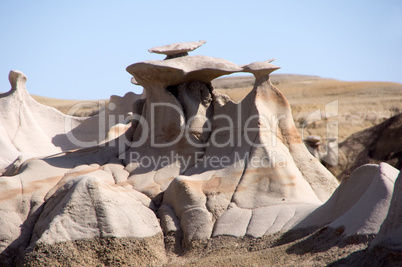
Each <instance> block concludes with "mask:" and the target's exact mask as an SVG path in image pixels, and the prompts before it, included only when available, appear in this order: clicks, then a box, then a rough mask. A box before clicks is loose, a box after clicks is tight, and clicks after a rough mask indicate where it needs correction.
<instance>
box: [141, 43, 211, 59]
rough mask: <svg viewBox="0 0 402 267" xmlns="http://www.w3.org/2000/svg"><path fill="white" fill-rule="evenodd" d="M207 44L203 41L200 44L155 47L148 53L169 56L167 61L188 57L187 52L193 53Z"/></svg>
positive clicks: (175, 44)
mask: <svg viewBox="0 0 402 267" xmlns="http://www.w3.org/2000/svg"><path fill="white" fill-rule="evenodd" d="M205 43H206V42H205V41H203V40H201V41H198V42H187V43H173V44H169V45H164V46H159V47H153V48H151V49H149V50H148V51H149V52H150V53H156V54H163V55H166V56H167V57H166V59H171V58H175V57H181V56H186V55H187V52H191V51H193V50H195V49H197V48H198V47H200V46H202V45H203V44H205Z"/></svg>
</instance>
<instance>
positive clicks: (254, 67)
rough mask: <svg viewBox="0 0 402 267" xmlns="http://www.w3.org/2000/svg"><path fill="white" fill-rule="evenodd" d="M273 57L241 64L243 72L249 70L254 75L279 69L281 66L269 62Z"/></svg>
mask: <svg viewBox="0 0 402 267" xmlns="http://www.w3.org/2000/svg"><path fill="white" fill-rule="evenodd" d="M274 60H275V59H269V60H267V61H257V62H253V63H250V64H248V65H245V66H243V71H244V72H250V73H252V74H254V76H256V77H257V76H261V75H269V74H270V73H271V72H273V71H275V70H277V69H280V68H281V67H278V66H275V65H274V64H271V62H272V61H274Z"/></svg>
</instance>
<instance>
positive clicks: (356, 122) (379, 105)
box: [26, 74, 402, 266]
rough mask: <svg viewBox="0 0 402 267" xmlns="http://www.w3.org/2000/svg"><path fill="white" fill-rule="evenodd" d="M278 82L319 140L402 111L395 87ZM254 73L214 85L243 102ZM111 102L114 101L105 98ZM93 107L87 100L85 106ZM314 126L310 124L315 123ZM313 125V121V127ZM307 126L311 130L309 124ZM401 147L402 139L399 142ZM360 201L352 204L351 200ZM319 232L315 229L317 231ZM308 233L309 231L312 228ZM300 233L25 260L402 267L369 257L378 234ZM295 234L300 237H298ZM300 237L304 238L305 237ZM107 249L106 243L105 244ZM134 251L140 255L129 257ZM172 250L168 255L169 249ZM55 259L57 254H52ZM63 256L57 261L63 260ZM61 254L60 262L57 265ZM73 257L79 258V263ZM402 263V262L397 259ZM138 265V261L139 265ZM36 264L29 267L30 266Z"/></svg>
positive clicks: (49, 250) (66, 103)
mask: <svg viewBox="0 0 402 267" xmlns="http://www.w3.org/2000/svg"><path fill="white" fill-rule="evenodd" d="M271 82H272V83H273V84H274V85H275V86H276V87H277V88H278V89H279V90H280V91H281V92H282V93H283V94H284V95H285V97H286V98H287V99H288V101H289V103H290V104H291V108H292V115H293V118H294V121H295V124H296V126H297V129H298V131H299V133H300V135H304V136H305V137H306V136H308V135H318V136H320V137H321V138H322V140H325V139H326V137H327V135H328V133H327V131H328V130H327V126H326V125H327V123H328V122H336V123H337V124H338V136H339V142H342V141H344V140H345V139H346V138H348V137H349V136H351V135H352V134H355V133H357V132H359V131H363V130H367V129H368V128H370V127H372V126H375V125H378V124H379V123H381V122H383V121H385V120H386V119H388V118H390V117H392V116H394V115H397V114H399V113H400V112H401V111H402V104H401V103H402V84H398V83H390V82H365V81H359V82H346V81H340V80H335V79H330V78H321V77H318V76H308V75H285V74H272V75H271ZM253 83H254V78H253V77H251V76H230V77H225V78H220V79H216V80H214V81H212V84H213V86H214V88H215V89H217V90H218V91H219V92H221V93H225V94H227V95H229V96H230V97H231V98H232V99H233V100H234V101H236V102H238V101H240V100H242V99H243V98H244V97H245V96H246V95H247V94H248V93H249V92H250V91H251V90H252V88H253ZM32 97H33V98H34V99H35V100H36V101H38V102H39V103H42V104H44V105H48V106H51V107H54V108H56V109H58V110H60V111H61V112H63V113H68V112H69V110H70V108H71V107H72V106H74V105H76V104H77V103H79V102H80V101H75V100H62V99H52V98H46V97H42V96H35V95H33V96H32ZM104 101H106V102H108V100H104ZM334 101H337V102H336V103H337V106H338V110H337V113H336V114H332V115H334V116H332V117H329V118H327V117H326V114H325V111H326V110H325V106H326V105H327V104H329V103H333V102H334ZM86 102H88V101H86ZM93 103H94V104H93V106H89V107H87V108H81V109H79V110H78V111H75V115H77V116H92V115H96V114H97V113H98V112H99V107H98V106H97V103H98V102H97V101H93ZM309 119H310V120H311V121H308V120H309ZM306 121H307V122H306ZM303 123H304V125H303ZM395 141H397V142H399V144H401V143H402V142H401V140H400V139H399V140H395ZM350 201H353V200H350ZM311 232H314V231H311ZM307 233H310V232H309V231H307ZM307 233H303V231H301V232H300V233H298V232H297V231H295V232H292V233H291V234H287V235H286V234H285V235H284V234H283V233H276V234H273V235H266V236H264V237H261V238H257V239H256V238H253V237H248V236H246V237H233V236H218V237H215V238H213V239H209V240H207V241H195V242H193V244H192V246H191V248H190V249H189V250H187V251H186V252H185V253H184V254H181V253H182V252H180V251H179V252H178V251H177V250H180V248H179V249H177V248H175V247H174V246H175V245H174V242H172V241H170V240H171V239H172V238H174V237H169V236H168V237H165V238H164V240H165V244H163V243H161V241H160V239H158V238H149V239H146V240H137V239H128V240H124V241H123V242H122V241H121V240H119V239H116V238H109V239H104V240H103V241H102V242H99V243H101V244H98V243H93V242H91V241H85V240H83V241H76V243H75V244H74V245H71V244H66V245H64V244H63V243H61V244H60V245H56V246H49V245H42V247H40V248H39V249H38V252H35V253H31V254H30V255H29V257H28V259H27V260H26V261H27V262H28V263H29V262H30V260H32V262H33V265H34V266H39V265H41V264H44V265H46V264H50V265H51V264H55V263H57V264H65V265H69V264H72V265H75V264H84V265H91V266H95V265H103V264H104V265H109V264H110V265H111V266H119V265H123V266H124V265H127V266H131V265H133V266H135V265H137V264H140V265H160V264H163V265H166V266H326V265H331V264H332V265H333V266H380V265H383V266H398V264H399V263H400V257H399V256H398V255H392V254H391V255H389V253H387V251H386V250H385V249H384V251H382V250H381V248H379V249H378V250H379V251H377V252H376V253H374V255H369V256H367V255H366V254H367V246H368V245H369V243H370V242H371V241H372V240H373V239H374V237H375V236H374V235H373V234H371V235H360V236H359V235H355V236H351V237H349V238H348V239H346V240H344V239H342V238H341V236H342V230H341V231H340V232H336V231H331V230H330V229H323V230H321V232H316V233H315V234H313V235H311V234H307ZM292 235H293V236H296V237H292ZM298 236H299V237H298ZM105 244H107V245H105ZM127 246H129V248H130V249H132V250H135V251H137V253H132V254H131V255H127V251H128V250H127ZM163 247H165V248H166V250H167V251H168V253H167V254H166V252H165V251H164V249H163ZM48 255H54V256H51V257H48ZM56 255H57V256H56ZM54 257H56V258H57V259H56V260H55V259H54ZM71 257H74V258H73V259H72V258H71ZM398 259H399V260H398ZM133 262H136V263H137V264H132V263H133ZM28 265H30V264H28Z"/></svg>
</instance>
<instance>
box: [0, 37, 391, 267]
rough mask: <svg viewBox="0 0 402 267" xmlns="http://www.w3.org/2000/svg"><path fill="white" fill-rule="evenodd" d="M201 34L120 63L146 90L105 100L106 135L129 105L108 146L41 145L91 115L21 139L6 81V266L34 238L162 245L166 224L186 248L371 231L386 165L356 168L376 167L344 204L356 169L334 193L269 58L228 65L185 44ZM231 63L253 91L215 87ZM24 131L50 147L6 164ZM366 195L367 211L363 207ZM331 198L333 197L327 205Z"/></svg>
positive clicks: (1, 257) (0, 219)
mask: <svg viewBox="0 0 402 267" xmlns="http://www.w3.org/2000/svg"><path fill="white" fill-rule="evenodd" d="M200 44H202V42H197V43H195V44H191V43H186V44H183V45H181V44H174V45H172V46H166V47H162V48H158V49H156V50H157V51H158V52H160V53H163V54H166V55H168V58H167V59H166V60H163V61H146V62H140V63H135V64H133V65H131V66H129V67H128V68H127V71H128V72H130V73H131V74H132V75H133V78H134V79H133V81H134V82H135V83H137V84H139V85H142V86H143V87H144V89H145V94H144V95H145V98H141V99H140V97H138V100H137V101H135V102H134V100H136V99H137V97H129V96H125V98H123V99H121V101H120V102H119V103H124V104H123V105H124V107H122V106H118V108H116V107H114V108H113V110H112V109H110V110H107V112H109V113H107V114H108V115H110V116H107V118H105V123H106V124H107V127H106V126H104V127H98V128H96V129H95V132H96V131H99V128H102V129H103V131H102V132H103V134H104V135H103V136H104V137H106V133H107V131H108V130H109V128H111V126H112V125H111V124H113V123H116V124H117V123H119V122H121V121H123V119H124V116H119V115H122V114H121V113H126V112H128V111H127V109H126V107H125V106H126V105H128V106H130V107H129V109H128V110H129V111H131V112H132V114H131V118H132V123H131V127H130V128H129V129H128V130H127V132H126V133H125V134H123V135H121V136H119V137H118V138H116V139H113V140H110V141H108V142H106V143H104V142H101V140H103V139H102V138H99V139H98V141H97V142H96V143H95V145H93V146H91V147H87V148H81V149H78V150H74V151H65V150H64V149H61V150H63V151H64V152H63V153H60V154H56V155H51V154H54V153H56V152H58V151H56V150H55V151H53V150H52V149H55V148H54V147H55V146H56V145H55V143H54V142H55V140H56V139H55V138H54V136H56V135H57V136H59V138H61V137H63V138H64V139H65V140H66V141H65V142H66V143H67V144H69V146H67V145H66V146H65V147H67V148H68V149H70V148H77V147H78V148H79V147H83V146H82V144H89V143H88V142H77V140H78V141H82V140H83V139H85V138H89V139H85V140H87V141H88V140H90V139H91V138H90V135H91V134H92V132H91V131H89V132H88V133H86V129H92V130H94V129H93V128H91V119H87V120H85V121H83V122H81V124H78V122H77V125H76V126H75V128H73V129H72V130H71V131H74V130H75V129H80V131H78V132H81V133H82V134H83V136H82V137H80V136H78V135H74V137H75V139H74V138H73V139H71V138H69V136H70V135H68V133H65V132H64V133H63V129H62V128H61V127H60V128H57V127H56V128H57V129H56V130H55V132H46V130H44V129H46V128H45V127H44V126H43V127H42V128H40V129H36V128H35V129H33V130H32V138H31V139H27V138H22V137H19V136H18V135H15V134H12V133H13V132H12V131H11V130H10V129H14V128H18V126H17V125H16V124H18V120H16V119H9V118H16V117H18V116H17V115H16V114H18V110H20V107H23V106H24V105H22V104H21V99H18V98H16V95H18V94H19V93H18V92H19V91H20V90H24V88H23V84H22V83H18V82H17V83H15V85H14V84H13V81H14V80H13V79H10V81H11V82H12V84H13V90H12V91H11V93H9V94H7V95H4V96H3V97H2V98H1V99H0V101H2V103H4V105H6V106H7V107H10V108H9V109H2V110H1V112H2V113H1V115H2V116H1V119H3V120H4V125H7V127H6V129H8V130H6V131H3V133H2V134H1V136H0V137H1V139H0V140H5V141H2V143H0V144H1V145H2V147H4V152H3V151H2V153H4V155H5V156H4V158H5V159H6V160H5V161H4V163H3V164H4V166H5V167H4V169H5V171H4V174H6V175H7V176H6V175H3V176H1V177H0V226H1V227H0V251H2V252H1V254H0V261H2V262H4V263H8V264H12V263H15V262H17V261H19V260H21V259H22V258H23V257H24V254H25V253H26V252H29V251H31V250H32V249H35V248H36V247H38V246H42V245H43V244H45V245H49V244H50V245H51V244H55V243H57V244H59V243H60V244H61V242H75V241H77V240H95V239H97V238H114V237H117V238H141V239H146V238H151V237H152V238H156V239H158V240H159V242H158V241H156V243H158V244H161V243H163V242H162V239H163V236H162V233H164V234H165V235H168V234H170V235H171V234H173V235H174V236H175V237H176V240H175V242H176V243H177V244H178V247H181V244H184V248H186V245H188V244H189V243H190V242H192V241H193V240H197V239H207V238H210V237H214V236H218V235H232V236H244V235H249V236H252V237H261V236H263V235H266V234H271V233H276V232H278V231H286V230H289V229H299V228H305V227H312V226H314V227H322V226H325V225H326V224H331V225H334V227H337V226H338V225H341V224H344V225H346V226H347V228H346V229H348V231H349V232H348V233H355V232H357V233H358V232H359V231H360V230H359V229H369V230H367V231H366V230H364V233H367V232H370V231H371V232H373V231H374V232H375V231H378V229H379V227H377V225H378V224H379V223H380V222H381V220H383V219H384V218H385V214H384V212H382V213H381V212H379V210H382V211H383V210H384V209H381V207H386V206H387V205H388V203H389V199H390V194H389V192H392V188H393V179H394V178H393V176H396V173H397V171H396V170H392V169H391V171H386V173H391V175H389V176H390V177H391V176H392V177H391V178H390V179H391V182H389V181H387V180H386V178H383V177H384V176H383V175H381V173H384V171H382V170H383V169H387V168H392V167H388V166H386V165H384V166H380V167H379V168H380V171H378V170H377V169H378V167H377V169H375V168H374V167H365V169H364V170H368V171H367V173H368V174H367V177H369V178H368V179H372V177H373V175H376V176H375V177H377V176H378V177H379V178H376V179H374V178H373V179H374V180H373V181H371V180H370V181H371V182H370V186H369V187H364V189H361V188H360V186H357V188H360V189H359V190H360V191H359V192H360V193H359V194H355V195H354V201H353V203H355V205H354V206H353V203H352V202H350V203H347V204H345V203H343V202H342V201H343V198H345V197H346V196H347V195H348V194H352V193H350V192H351V189H350V188H354V184H355V183H357V184H363V185H364V184H365V183H366V181H362V179H363V178H361V176H359V177H360V178H357V179H351V180H350V183H344V184H343V185H342V186H341V187H339V188H338V189H337V191H335V192H336V193H335V194H334V195H333V196H332V197H331V195H332V193H333V191H334V190H335V189H336V188H337V186H338V182H337V180H336V178H335V177H333V176H332V175H331V174H330V173H329V172H328V171H327V169H326V168H325V167H323V166H322V165H321V164H320V163H319V162H318V160H317V159H315V158H314V157H313V156H312V155H311V154H310V152H309V151H308V150H307V148H306V147H305V145H304V144H303V142H302V140H301V138H300V136H299V134H298V133H297V130H296V128H295V125H294V123H293V119H292V115H291V112H290V106H289V104H288V102H287V101H286V99H285V98H284V96H283V95H282V94H281V92H280V91H279V90H278V89H277V88H275V87H274V86H273V85H272V84H271V83H270V81H269V74H270V73H271V72H272V71H274V70H276V69H278V67H276V66H274V65H272V64H271V61H265V62H255V63H251V64H248V65H245V66H238V65H236V64H234V63H231V62H228V61H226V60H223V59H216V58H211V57H206V56H187V55H185V54H186V53H187V52H189V51H191V50H193V49H195V48H196V47H197V46H199V45H200ZM154 50H155V49H154ZM156 50H155V51H156ZM183 51H184V52H183ZM234 72H250V73H252V74H253V75H254V76H255V85H254V89H253V90H252V91H251V92H250V93H249V94H248V95H247V96H246V97H245V98H244V100H242V101H241V102H239V103H234V102H233V101H231V100H230V99H229V98H228V97H227V96H225V95H222V94H219V93H218V92H216V91H215V90H214V89H213V87H212V86H211V83H210V81H211V80H212V79H214V78H217V77H219V76H221V75H225V74H230V73H234ZM13 75H14V74H13ZM19 75H20V76H19V77H23V76H21V75H22V74H19ZM16 81H18V79H17V80H16ZM24 92H25V91H24ZM23 100H25V98H23ZM28 101H33V100H28ZM18 103H19V105H20V106H16V105H17V104H18ZM29 103H30V102H29ZM29 103H28V104H29ZM116 103H117V102H116ZM35 105H36V106H35ZM29 106H30V107H31V106H35V110H33V111H31V113H30V114H28V115H30V116H33V118H32V121H38V120H41V119H42V117H41V115H40V114H43V113H41V112H42V110H43V109H45V108H46V107H43V106H38V104H35V103H33V104H32V103H31V104H30V105H29ZM127 108H128V107H127ZM46 109H48V108H46ZM27 112H28V111H27ZM52 112H54V111H53V110H52ZM113 112H115V113H113ZM28 113H29V112H28ZM49 113H51V112H49ZM28 115H27V116H28ZM57 116H59V117H60V118H59V119H58V120H65V119H66V117H63V116H62V115H61V114H58V115H57ZM116 116H117V117H116ZM20 117H21V116H20ZM27 120H28V119H27ZM49 120H50V121H53V120H56V119H55V118H54V117H51V118H49ZM92 120H93V119H92ZM28 121H29V120H28ZM56 121H57V120H56ZM99 121H100V119H99V117H98V118H97V123H99ZM20 124H21V123H20ZM35 125H41V124H40V123H39V122H38V123H35ZM3 128H4V127H3ZM31 128H32V127H30V126H29V125H27V126H26V128H21V129H22V130H21V131H23V133H25V134H26V133H28V132H29V130H30V129H31ZM13 131H14V132H15V130H13ZM86 134H87V135H86ZM42 136H45V137H44V138H42ZM60 136H61V137H60ZM17 137H18V138H17ZM7 138H8V139H7ZM40 138H42V139H40ZM80 138H81V139H80ZM34 139H35V140H36V139H38V140H39V141H38V142H41V143H43V144H44V145H46V146H48V147H50V148H49V150H45V151H44V152H43V153H39V154H37V153H36V150H35V149H31V150H30V151H33V152H31V154H29V153H28V154H27V155H29V156H39V155H43V154H48V155H51V156H47V157H41V158H32V159H30V160H27V161H25V162H24V163H21V164H14V165H15V166H14V165H13V163H12V162H13V161H14V159H15V158H16V157H18V156H19V154H18V153H20V152H21V151H22V152H24V150H21V151H18V149H16V147H17V145H18V144H21V145H20V147H21V148H22V149H25V145H24V144H25V143H29V141H27V140H32V141H31V143H33V142H35V140H34ZM64 139H63V140H64ZM109 139H112V138H110V136H109ZM21 140H23V141H21ZM99 143H100V144H99ZM80 144H81V146H80ZM91 144H92V143H91ZM30 145H37V146H39V145H40V144H30ZM28 148H30V147H29V146H27V149H28ZM62 148H63V147H62ZM8 151H9V152H8ZM13 153H14V154H13ZM26 157H28V156H26ZM387 170H388V169H387ZM363 172H365V171H363ZM378 172H379V173H380V174H377V173H378ZM387 177H388V176H387ZM378 185H382V187H383V189H384V190H383V191H384V192H386V194H385V196H382V195H380V196H379V195H376V194H373V193H372V192H377V191H378V190H380V189H378V188H379V186H378ZM381 192H382V191H381ZM330 197H331V198H330ZM328 199H329V200H328ZM327 200H328V201H327ZM326 201H327V202H326ZM367 201H368V203H374V204H373V205H374V208H372V209H369V210H364V209H361V206H364V203H366V202H367ZM370 201H371V202H370ZM325 202H326V203H325ZM346 202H347V201H346ZM323 203H325V204H324V205H323ZM339 203H341V204H342V203H343V204H342V205H341V207H340V208H337V205H338V204H339ZM353 209H358V210H361V212H362V213H363V214H362V216H363V218H366V219H363V220H366V221H367V220H371V218H373V216H372V213H376V214H379V215H378V216H375V223H374V224H375V227H371V228H370V227H368V228H367V227H365V226H364V225H366V224H365V223H364V222H363V223H362V222H359V223H355V222H354V221H353V220H350V219H348V218H349V217H348V216H346V215H347V213H348V211H349V210H353ZM368 213H370V214H368ZM317 214H324V215H323V216H319V215H318V216H317ZM327 215H328V216H327ZM345 216H346V217H345ZM342 218H344V219H342ZM367 218H369V219H367ZM362 225H363V226H362ZM371 232H370V233H371ZM176 247H177V246H176ZM179 250H180V249H179Z"/></svg>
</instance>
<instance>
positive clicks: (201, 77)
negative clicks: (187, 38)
mask: <svg viewBox="0 0 402 267" xmlns="http://www.w3.org/2000/svg"><path fill="white" fill-rule="evenodd" d="M127 71H128V72H129V73H130V74H132V75H133V76H134V78H135V80H136V81H137V83H138V84H140V85H142V86H144V87H147V86H150V85H155V84H160V85H162V86H170V85H178V84H181V83H184V82H191V81H200V82H204V83H208V82H210V81H211V80H213V79H215V78H218V77H219V76H222V75H227V74H231V73H234V72H239V71H242V68H241V67H240V66H238V65H237V64H234V63H232V62H230V61H227V60H224V59H220V58H213V57H207V56H187V57H179V58H173V59H171V60H151V61H145V62H139V63H135V64H132V65H130V66H128V67H127ZM146 89H147V88H146Z"/></svg>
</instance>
